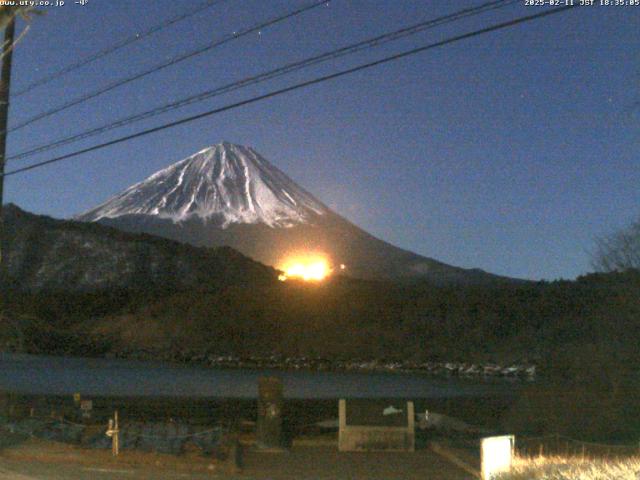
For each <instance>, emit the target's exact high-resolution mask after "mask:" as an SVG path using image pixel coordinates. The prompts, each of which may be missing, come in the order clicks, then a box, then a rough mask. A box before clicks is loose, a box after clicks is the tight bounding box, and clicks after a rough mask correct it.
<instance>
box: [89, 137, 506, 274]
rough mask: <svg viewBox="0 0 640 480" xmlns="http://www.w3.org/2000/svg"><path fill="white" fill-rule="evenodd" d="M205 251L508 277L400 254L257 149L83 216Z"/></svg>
mask: <svg viewBox="0 0 640 480" xmlns="http://www.w3.org/2000/svg"><path fill="white" fill-rule="evenodd" d="M77 218H78V219H79V220H82V221H87V222H100V223H103V224H105V225H110V226H113V227H116V228H119V229H122V230H125V231H131V232H145V233H150V234H153V235H158V236H162V237H166V238H170V239H173V240H177V241H180V242H185V243H190V244H193V245H197V246H208V247H212V246H213V247H218V246H223V245H227V246H231V247H233V248H235V249H237V250H239V251H240V252H242V253H243V254H245V255H248V256H250V257H251V258H254V259H255V260H258V261H260V262H262V263H265V264H267V265H273V266H275V267H277V268H282V266H283V265H284V263H286V261H287V259H288V258H291V256H292V255H297V254H310V253H313V254H319V255H321V256H323V257H325V258H326V259H327V260H328V261H329V263H330V264H331V265H333V266H334V267H335V266H337V265H341V264H342V265H345V266H346V273H347V274H348V275H350V276H354V277H358V278H368V279H428V280H430V281H432V282H434V283H484V282H493V281H500V280H507V279H501V277H498V276H495V275H491V274H488V273H486V272H483V271H481V270H477V269H471V270H467V269H462V268H457V267H453V266H450V265H446V264H444V263H442V262H438V261H436V260H433V259H431V258H427V257H423V256H420V255H417V254H415V253H412V252H409V251H406V250H403V249H400V248H397V247H395V246H393V245H391V244H389V243H386V242H384V241H382V240H379V239H377V238H375V237H373V236H372V235H370V234H368V233H367V232H365V231H364V230H362V229H360V228H358V227H356V226H355V225H353V224H352V223H351V222H349V221H347V220H346V219H344V218H343V217H341V216H340V215H338V214H336V213H334V212H332V211H331V210H330V209H329V208H327V207H326V206H325V205H324V204H323V203H322V202H320V201H319V200H317V199H315V198H314V197H313V196H312V195H311V194H310V193H308V192H307V191H305V190H304V189H303V188H301V187H300V186H298V185H297V184H296V183H295V182H294V181H293V180H291V179H290V178H289V177H287V176H286V175H285V174H284V173H282V172H281V171H280V170H278V169H277V168H276V167H274V166H273V165H271V164H270V163H269V162H268V161H267V160H266V159H264V158H263V157H262V156H260V155H259V154H258V153H257V152H255V150H253V149H251V148H248V147H243V146H238V145H233V144H230V143H226V142H223V143H221V144H218V145H214V146H212V147H209V148H206V149H204V150H202V151H200V152H198V153H196V154H194V155H192V156H190V157H188V158H186V159H184V160H181V161H179V162H177V163H175V164H173V165H171V166H169V167H167V168H165V169H163V170H161V171H159V172H157V173H155V174H153V175H151V176H150V177H149V178H147V179H146V180H144V181H142V182H140V183H138V184H136V185H133V186H131V187H130V188H128V189H126V190H125V191H124V192H122V193H121V194H119V195H117V196H115V197H113V198H112V199H110V200H108V201H107V202H105V203H103V204H102V205H100V206H98V207H96V208H94V209H92V210H90V211H88V212H86V213H84V214H82V215H79V216H78V217H77Z"/></svg>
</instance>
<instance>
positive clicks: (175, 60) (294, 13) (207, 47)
mask: <svg viewBox="0 0 640 480" xmlns="http://www.w3.org/2000/svg"><path fill="white" fill-rule="evenodd" d="M331 1H332V0H322V2H318V1H317V0H316V1H314V2H313V3H311V4H308V5H306V6H304V7H302V8H299V9H297V10H293V11H290V12H288V13H286V14H284V15H281V16H279V17H275V18H271V19H269V20H267V21H265V22H262V23H260V24H257V25H254V26H252V27H248V28H245V29H243V30H240V31H237V32H234V33H232V34H230V35H226V36H224V37H222V39H221V40H216V41H214V42H211V43H208V44H207V45H204V46H202V47H199V48H198V49H196V50H192V51H190V52H187V53H183V54H180V55H177V56H175V57H173V58H171V59H170V60H168V61H166V62H163V63H161V64H159V65H156V66H155V67H152V68H150V69H147V70H144V71H142V72H140V73H137V74H135V75H133V76H131V77H126V78H122V79H120V80H116V81H115V82H113V83H110V84H109V85H107V86H106V87H103V88H101V89H99V90H95V91H93V92H91V93H88V94H85V95H82V96H80V97H78V98H75V99H73V100H71V101H69V102H66V103H63V104H62V105H59V106H57V107H54V108H52V109H50V110H47V111H45V112H42V113H39V114H37V115H35V116H33V117H31V118H29V119H27V120H25V121H23V122H22V123H19V124H18V125H15V126H13V127H11V128H10V129H9V130H8V131H9V132H13V131H15V130H19V129H21V128H24V127H26V126H27V125H31V124H32V123H34V122H37V121H38V120H42V119H44V118H47V117H50V116H52V115H55V114H56V113H60V112H62V111H64V110H67V109H69V108H71V107H74V106H76V105H79V104H81V103H84V102H86V101H88V100H91V99H92V98H96V97H98V96H100V95H103V94H105V93H107V92H110V91H111V90H114V89H116V88H118V87H121V86H123V85H126V84H128V83H131V82H134V81H136V80H140V79H141V78H144V77H146V76H148V75H151V74H152V73H156V72H159V71H160V70H163V69H165V68H168V67H171V66H173V65H176V64H178V63H180V62H183V61H185V60H188V59H190V58H193V57H195V56H198V55H202V54H203V53H206V52H208V51H210V50H213V49H214V48H216V47H219V46H221V45H224V44H225V43H228V42H231V41H233V40H237V39H239V38H242V37H244V36H246V35H249V34H251V33H254V32H259V31H260V30H262V29H263V28H267V27H270V26H272V25H275V24H277V23H280V22H283V21H285V20H288V19H290V18H293V17H296V16H298V15H300V14H302V13H305V12H307V11H309V10H312V9H314V8H318V7H321V6H324V5H326V4H328V3H329V2H331Z"/></svg>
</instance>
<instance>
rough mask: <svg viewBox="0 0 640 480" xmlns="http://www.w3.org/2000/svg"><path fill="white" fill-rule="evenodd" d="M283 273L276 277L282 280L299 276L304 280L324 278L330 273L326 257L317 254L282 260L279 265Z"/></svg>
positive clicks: (312, 280) (314, 280)
mask: <svg viewBox="0 0 640 480" xmlns="http://www.w3.org/2000/svg"><path fill="white" fill-rule="evenodd" d="M280 269H281V270H283V271H284V274H282V275H280V276H279V277H278V279H279V280H280V281H282V282H284V281H286V280H287V279H289V278H299V279H302V280H304V281H306V282H319V281H322V280H325V279H326V278H327V277H328V276H329V275H331V273H332V271H333V270H332V269H331V267H330V266H329V262H328V261H327V259H326V258H324V257H322V256H318V255H308V256H304V255H303V256H296V257H293V258H290V259H288V260H286V261H285V262H283V265H282V266H281V267H280Z"/></svg>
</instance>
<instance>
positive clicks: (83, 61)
mask: <svg viewBox="0 0 640 480" xmlns="http://www.w3.org/2000/svg"><path fill="white" fill-rule="evenodd" d="M225 1H227V0H207V1H206V2H204V3H202V4H200V5H198V6H197V7H195V8H192V9H190V10H188V11H186V12H185V13H182V14H180V15H177V16H175V17H172V18H170V19H168V20H166V21H164V22H162V23H160V24H158V25H155V26H153V27H151V28H150V29H148V30H145V31H144V32H142V33H138V34H135V35H132V36H130V37H127V38H124V39H123V40H121V41H119V42H117V43H114V44H113V45H111V46H109V47H106V48H104V49H103V50H100V51H98V52H96V53H94V54H92V55H89V56H87V57H84V58H81V59H80V60H78V61H77V62H75V63H72V64H70V65H67V66H66V67H64V68H61V69H60V70H57V71H55V72H53V73H51V74H50V75H47V76H45V77H43V78H41V79H39V80H36V81H34V82H32V83H30V84H28V85H27V86H26V87H24V88H23V89H22V90H18V91H17V92H16V93H14V94H13V95H12V96H13V97H14V98H15V97H20V96H22V95H24V94H25V93H28V92H30V91H32V90H35V89H36V88H38V87H41V86H42V85H46V84H47V83H50V82H52V81H54V80H57V79H58V78H61V77H63V76H65V75H67V74H68V73H71V72H73V71H74V70H77V69H79V68H81V67H84V66H85V65H88V64H90V63H93V62H95V61H97V60H100V59H101V58H104V57H106V56H108V55H111V54H112V53H114V52H117V51H118V50H120V49H122V48H124V47H127V46H129V45H131V44H132V43H135V42H138V41H140V40H143V39H145V38H147V37H148V36H150V35H153V34H154V33H156V32H159V31H161V30H164V29H165V28H168V27H170V26H172V25H174V24H176V23H178V22H181V21H183V20H186V19H187V18H190V17H193V16H194V15H197V14H198V13H200V12H203V11H204V10H207V9H208V8H211V7H213V6H214V5H217V4H219V3H222V2H225Z"/></svg>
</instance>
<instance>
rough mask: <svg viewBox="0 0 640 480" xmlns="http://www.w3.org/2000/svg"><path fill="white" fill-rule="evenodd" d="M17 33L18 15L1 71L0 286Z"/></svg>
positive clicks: (11, 23)
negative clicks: (5, 183)
mask: <svg viewBox="0 0 640 480" xmlns="http://www.w3.org/2000/svg"><path fill="white" fill-rule="evenodd" d="M15 33H16V17H15V16H14V17H13V18H12V19H11V20H10V21H9V23H8V24H7V27H6V28H5V30H4V43H3V45H2V70H1V71H0V287H2V284H3V283H4V281H5V278H6V277H5V273H6V272H7V265H6V260H5V256H6V255H5V252H4V251H3V246H4V244H5V242H6V239H5V231H4V216H3V211H2V204H3V202H4V167H5V158H6V151H7V127H8V123H9V88H10V86H11V61H12V59H13V43H14V40H15Z"/></svg>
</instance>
